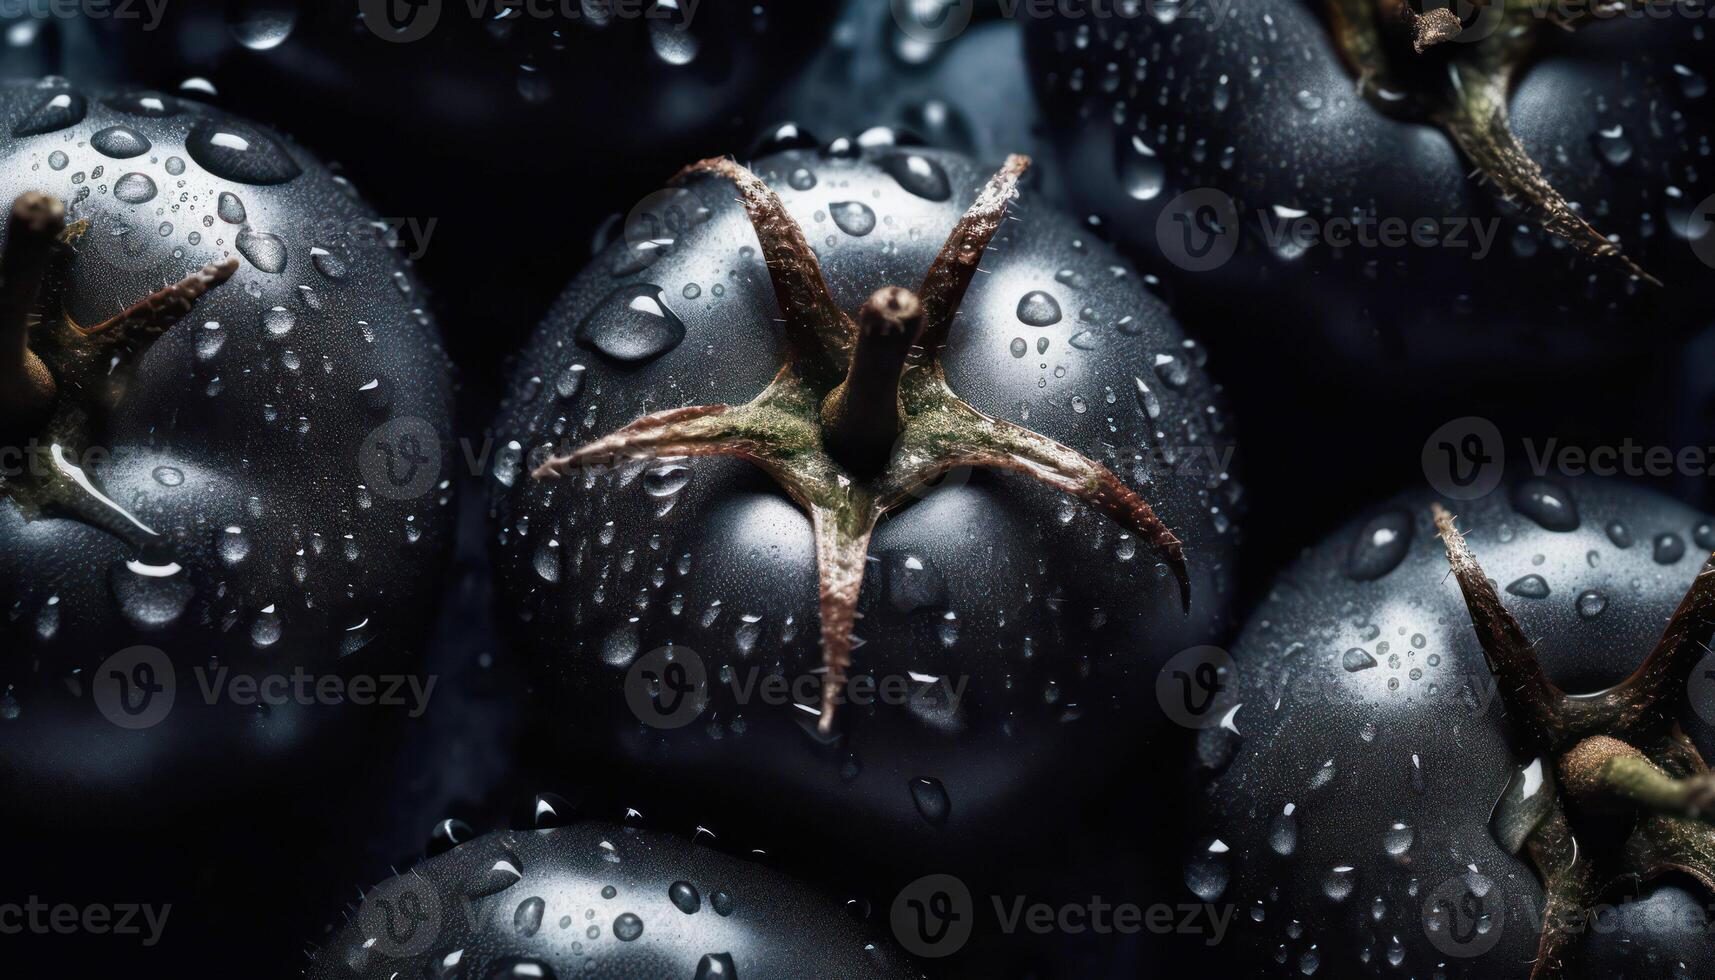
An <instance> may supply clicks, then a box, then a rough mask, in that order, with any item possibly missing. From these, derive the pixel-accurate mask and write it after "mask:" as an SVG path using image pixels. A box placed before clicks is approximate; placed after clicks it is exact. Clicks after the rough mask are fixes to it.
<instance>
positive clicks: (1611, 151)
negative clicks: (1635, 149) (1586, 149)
mask: <svg viewBox="0 0 1715 980" xmlns="http://www.w3.org/2000/svg"><path fill="white" fill-rule="evenodd" d="M1595 142H1596V152H1597V153H1598V154H1600V155H1601V157H1602V159H1603V160H1606V161H1607V162H1608V164H1609V165H1610V166H1614V167H1618V166H1621V165H1622V164H1624V163H1625V162H1626V161H1627V160H1630V159H1631V158H1632V141H1631V140H1629V139H1627V138H1626V129H1625V127H1624V126H1619V125H1616V126H1615V127H1614V128H1613V129H1599V130H1597V131H1596V136H1595Z"/></svg>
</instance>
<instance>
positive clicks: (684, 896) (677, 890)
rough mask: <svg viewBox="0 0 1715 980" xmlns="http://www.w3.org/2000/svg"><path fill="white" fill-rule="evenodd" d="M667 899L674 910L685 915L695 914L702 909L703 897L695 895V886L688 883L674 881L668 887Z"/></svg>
mask: <svg viewBox="0 0 1715 980" xmlns="http://www.w3.org/2000/svg"><path fill="white" fill-rule="evenodd" d="M667 898H668V899H669V900H671V901H672V903H673V906H674V907H675V908H677V909H678V910H679V911H681V912H683V913H685V914H686V915H692V914H695V913H696V912H697V911H698V910H699V909H701V908H702V907H703V897H702V896H701V895H699V894H697V888H696V886H695V885H693V884H691V883H690V882H688V881H675V882H673V883H672V884H671V885H668V886H667Z"/></svg>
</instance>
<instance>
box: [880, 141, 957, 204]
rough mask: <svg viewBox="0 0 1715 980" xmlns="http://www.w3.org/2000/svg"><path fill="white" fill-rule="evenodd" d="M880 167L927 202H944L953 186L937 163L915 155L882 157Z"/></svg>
mask: <svg viewBox="0 0 1715 980" xmlns="http://www.w3.org/2000/svg"><path fill="white" fill-rule="evenodd" d="M879 165H880V167H881V169H882V170H884V171H886V173H887V174H888V176H890V177H892V178H893V179H894V181H895V182H897V183H898V184H899V186H900V187H903V188H904V189H905V190H907V191H909V192H910V193H912V194H915V195H917V196H918V197H921V198H924V199H925V200H929V201H946V200H950V199H951V198H952V196H953V184H952V181H951V180H949V179H948V177H947V171H946V170H944V169H942V167H941V165H940V164H939V163H936V162H935V161H934V160H931V159H929V158H928V157H926V156H922V155H920V154H916V153H893V154H889V155H888V156H886V157H883V158H882V159H881V161H880V164H879Z"/></svg>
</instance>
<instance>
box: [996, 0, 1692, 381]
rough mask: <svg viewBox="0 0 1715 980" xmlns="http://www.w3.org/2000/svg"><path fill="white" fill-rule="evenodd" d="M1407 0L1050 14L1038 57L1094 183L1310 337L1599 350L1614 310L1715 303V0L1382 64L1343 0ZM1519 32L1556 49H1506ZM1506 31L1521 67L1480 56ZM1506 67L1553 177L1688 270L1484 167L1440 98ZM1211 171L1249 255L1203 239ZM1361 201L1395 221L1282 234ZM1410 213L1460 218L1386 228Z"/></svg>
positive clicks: (1369, 352) (1089, 200) (1189, 282)
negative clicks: (1529, 197)
mask: <svg viewBox="0 0 1715 980" xmlns="http://www.w3.org/2000/svg"><path fill="white" fill-rule="evenodd" d="M1387 6H1388V5H1387V4H1369V3H1362V2H1341V3H1332V4H1321V3H1306V2H1298V0H1266V2H1262V3H1246V4H1234V5H1231V6H1228V7H1223V8H1204V9H1199V10H1196V11H1185V12H1184V13H1183V15H1182V16H1168V15H1165V14H1161V15H1157V16H1148V15H1142V14H1140V15H1139V16H1132V17H1111V18H1083V19H1069V18H1064V17H1062V18H1059V19H1038V20H1034V21H1032V22H1031V24H1030V26H1029V32H1030V34H1029V36H1030V41H1031V54H1032V59H1033V63H1034V64H1035V65H1036V69H1037V77H1038V79H1039V81H1040V83H1041V87H1042V90H1043V93H1044V98H1045V99H1046V101H1047V104H1048V106H1049V112H1050V116H1051V118H1053V119H1055V120H1056V121H1058V122H1060V123H1062V124H1063V126H1064V131H1063V135H1064V137H1065V142H1064V143H1063V144H1062V145H1064V146H1066V147H1067V148H1068V159H1069V168H1070V172H1069V173H1068V186H1069V187H1070V188H1071V189H1072V190H1073V192H1074V194H1075V195H1076V196H1077V198H1078V201H1079V204H1080V206H1082V207H1085V208H1088V209H1089V210H1090V211H1092V212H1095V213H1098V214H1100V215H1103V216H1104V217H1105V218H1106V219H1107V220H1106V222H1105V224H1106V226H1107V227H1108V228H1109V229H1111V232H1112V234H1114V235H1115V236H1116V237H1118V238H1119V239H1120V240H1121V241H1122V242H1124V244H1125V245H1126V246H1127V248H1128V249H1131V250H1132V251H1134V252H1135V253H1137V254H1139V255H1142V256H1148V257H1150V260H1151V262H1152V263H1155V262H1159V263H1160V265H1161V268H1160V269H1159V271H1161V272H1162V273H1163V274H1164V275H1168V276H1169V277H1170V278H1172V279H1174V281H1175V284H1176V285H1177V286H1178V287H1180V289H1181V290H1182V292H1183V294H1184V295H1183V298H1184V299H1185V300H1186V301H1188V302H1191V301H1196V302H1198V303H1208V304H1211V305H1213V306H1214V307H1215V308H1217V309H1229V310H1230V309H1235V308H1242V307H1243V305H1244V304H1246V303H1248V302H1250V301H1251V300H1250V297H1255V296H1265V297H1268V298H1269V299H1270V301H1272V302H1277V303H1279V302H1287V303H1290V304H1291V305H1290V306H1289V307H1287V308H1288V309H1290V310H1291V311H1292V314H1293V316H1292V318H1291V322H1292V323H1293V324H1294V337H1295V338H1296V339H1298V340H1300V341H1301V342H1303V343H1305V344H1307V345H1312V344H1313V345H1314V346H1313V347H1312V348H1311V349H1312V350H1315V351H1316V352H1317V353H1318V354H1320V355H1322V356H1329V355H1334V356H1339V357H1344V358H1350V359H1352V360H1353V361H1355V362H1356V363H1358V364H1361V365H1364V366H1368V367H1371V368H1375V367H1383V368H1396V369H1406V370H1409V369H1410V368H1412V367H1413V366H1414V365H1415V366H1417V367H1418V368H1419V369H1421V368H1422V367H1423V366H1424V365H1425V364H1428V363H1457V364H1460V365H1462V366H1464V367H1466V368H1467V369H1470V370H1475V371H1483V370H1485V369H1495V368H1498V367H1499V361H1498V358H1499V357H1501V356H1517V355H1528V358H1527V359H1542V358H1561V359H1569V360H1570V359H1582V360H1585V361H1587V360H1589V359H1590V358H1592V357H1598V356H1602V354H1603V353H1604V352H1611V349H1612V344H1611V342H1610V341H1611V334H1610V333H1608V332H1607V331H1605V330H1602V329H1600V328H1601V327H1602V325H1604V324H1611V323H1639V322H1647V323H1648V324H1649V325H1650V329H1652V330H1655V331H1659V333H1657V336H1667V335H1668V334H1669V333H1671V331H1672V329H1673V328H1674V327H1675V326H1679V327H1683V326H1685V325H1686V324H1687V322H1693V323H1694V322H1695V319H1696V318H1697V317H1698V316H1701V315H1707V311H1708V308H1709V307H1708V304H1707V302H1706V301H1705V299H1704V298H1703V297H1701V296H1700V295H1699V292H1698V290H1697V288H1696V283H1697V282H1699V281H1700V280H1701V279H1702V278H1704V277H1705V276H1706V275H1707V272H1708V268H1709V265H1708V263H1707V261H1706V260H1705V259H1703V258H1701V257H1700V255H1702V254H1707V253H1704V252H1703V251H1702V249H1701V246H1700V245H1699V244H1698V243H1699V242H1701V241H1702V239H1703V236H1704V232H1705V231H1706V228H1705V227H1704V225H1705V222H1704V221H1703V219H1702V217H1701V215H1702V213H1704V212H1706V211H1707V207H1706V206H1704V204H1703V203H1702V202H1703V201H1704V199H1705V198H1706V197H1708V196H1709V194H1710V193H1711V191H1715V185H1711V184H1710V182H1709V179H1708V175H1707V173H1706V168H1704V167H1702V166H1700V164H1699V160H1700V158H1701V156H1702V151H1701V147H1702V146H1703V145H1704V144H1705V143H1707V141H1708V139H1709V134H1710V122H1711V112H1712V111H1715V102H1712V101H1711V100H1710V99H1709V97H1708V95H1707V92H1708V81H1707V79H1708V76H1709V74H1710V71H1711V66H1712V64H1715V54H1712V52H1715V49H1712V48H1711V42H1710V39H1709V38H1708V37H1707V36H1706V27H1705V25H1704V22H1703V20H1702V19H1701V18H1699V17H1694V16H1678V15H1676V12H1675V11H1674V10H1672V9H1666V10H1664V11H1662V16H1657V17H1650V18H1643V17H1629V16H1623V17H1615V18H1612V19H1605V20H1603V21H1602V22H1600V23H1590V24H1586V25H1584V26H1582V27H1581V29H1579V30H1578V31H1576V32H1570V31H1564V30H1558V29H1555V28H1553V27H1552V26H1549V22H1548V21H1546V20H1543V19H1540V18H1531V17H1530V16H1529V15H1528V14H1523V15H1520V16H1522V17H1523V18H1524V22H1523V23H1522V24H1513V23H1511V22H1510V21H1509V22H1507V23H1504V24H1503V23H1500V22H1499V21H1498V20H1497V17H1498V13H1497V12H1495V11H1490V12H1487V13H1484V14H1483V15H1482V16H1481V18H1479V19H1478V21H1477V22H1476V23H1475V24H1473V25H1472V26H1469V27H1467V28H1466V31H1465V33H1464V34H1463V35H1461V37H1460V38H1459V39H1457V40H1456V41H1455V42H1453V43H1448V44H1441V45H1437V46H1434V47H1431V48H1430V49H1428V50H1426V51H1424V52H1422V53H1419V54H1413V53H1412V52H1411V50H1410V49H1409V47H1407V48H1406V49H1405V50H1404V51H1403V52H1394V53H1392V54H1391V55H1390V56H1389V57H1391V58H1392V60H1391V61H1387V62H1386V66H1387V68H1389V69H1390V70H1391V75H1390V76H1389V77H1387V78H1371V79H1370V80H1368V81H1366V80H1363V79H1360V78H1359V77H1358V74H1359V73H1358V72H1357V71H1355V70H1354V68H1353V67H1352V65H1353V64H1354V56H1353V54H1352V49H1351V48H1349V47H1347V46H1345V45H1344V44H1343V42H1342V40H1341V37H1340V32H1339V30H1338V29H1337V27H1336V26H1334V25H1335V24H1336V23H1337V18H1336V19H1335V20H1330V15H1329V13H1328V10H1329V8H1357V9H1358V10H1359V11H1360V12H1361V13H1367V12H1368V8H1371V7H1375V8H1378V9H1381V8H1386V7H1387ZM1178 12H1179V11H1177V10H1175V13H1178ZM1384 15H1385V9H1384V10H1383V13H1382V14H1378V15H1377V16H1378V17H1382V16H1384ZM1396 16H1397V13H1396ZM1508 16H1509V17H1511V16H1512V15H1510V14H1509V15H1508ZM1515 33H1517V34H1518V35H1519V36H1523V35H1524V34H1525V33H1528V34H1529V35H1530V40H1531V43H1532V44H1533V45H1534V46H1533V47H1530V48H1529V49H1528V51H1526V52H1523V53H1521V52H1515V51H1510V50H1502V49H1501V46H1502V45H1505V44H1507V43H1509V42H1508V41H1507V39H1508V38H1510V37H1513V36H1514V35H1515ZM1491 53H1493V57H1494V58H1495V59H1498V60H1502V61H1504V63H1505V65H1506V67H1505V68H1504V69H1502V68H1493V69H1491V68H1490V67H1489V66H1487V65H1486V64H1480V62H1481V59H1484V58H1489V57H1491ZM1490 71H1492V73H1493V74H1494V75H1495V76H1497V77H1507V78H1510V79H1511V84H1510V85H1507V84H1504V83H1503V87H1504V88H1505V89H1506V90H1507V91H1508V92H1509V93H1510V101H1509V103H1508V104H1509V105H1510V121H1511V129H1512V131H1513V132H1514V133H1516V135H1517V137H1518V140H1519V146H1520V149H1521V150H1522V151H1523V152H1524V153H1525V154H1527V155H1528V157H1529V159H1530V160H1531V161H1534V162H1535V164H1538V165H1540V167H1541V173H1540V178H1541V180H1543V181H1545V182H1546V184H1547V185H1548V186H1549V187H1551V188H1552V189H1554V190H1556V191H1558V193H1559V194H1560V195H1562V196H1563V197H1564V198H1565V199H1566V200H1568V201H1570V202H1573V204H1574V205H1575V207H1574V209H1573V210H1574V211H1576V212H1577V215H1578V216H1581V218H1582V220H1587V221H1588V222H1589V223H1590V224H1591V225H1593V226H1594V227H1595V229H1596V231H1597V233H1598V234H1597V236H1596V239H1597V240H1600V239H1601V238H1602V237H1603V236H1606V237H1608V238H1611V239H1612V240H1613V241H1614V242H1617V243H1618V245H1619V247H1620V248H1621V249H1623V250H1624V252H1625V254H1626V256H1628V257H1629V258H1630V259H1632V260H1634V261H1635V262H1636V264H1637V266H1638V267H1641V268H1642V269H1643V270H1646V272H1647V274H1648V275H1650V276H1653V277H1654V278H1656V279H1658V280H1660V282H1661V283H1662V285H1660V286H1649V285H1647V284H1646V283H1645V282H1643V281H1641V280H1640V279H1638V278H1636V276H1635V275H1634V274H1633V273H1635V272H1636V269H1632V270H1630V271H1628V269H1627V268H1625V267H1624V266H1623V265H1622V264H1620V263H1618V262H1616V261H1612V260H1611V259H1612V257H1607V258H1594V257H1591V256H1589V255H1586V254H1583V253H1582V252H1581V250H1580V249H1579V248H1577V247H1574V246H1573V245H1572V244H1571V243H1570V242H1569V240H1568V238H1567V237H1566V236H1562V235H1556V234H1552V233H1550V232H1548V231H1546V230H1545V226H1544V224H1545V223H1544V219H1543V218H1541V217H1540V216H1539V215H1538V214H1537V213H1536V212H1534V211H1533V210H1532V209H1531V208H1529V207H1522V206H1521V207H1514V206H1509V205H1508V204H1506V203H1503V202H1502V200H1501V198H1502V197H1503V196H1508V195H1509V194H1510V193H1511V192H1509V191H1508V190H1507V188H1506V187H1505V186H1504V185H1502V184H1501V182H1500V181H1499V180H1497V179H1493V178H1485V179H1475V178H1483V177H1484V166H1483V163H1482V161H1480V160H1474V159H1473V153H1472V151H1471V150H1470V149H1469V145H1468V144H1466V143H1462V142H1461V141H1460V139H1458V138H1455V137H1454V136H1452V135H1448V134H1451V133H1456V132H1457V129H1456V128H1455V127H1453V126H1451V125H1450V124H1448V123H1447V122H1446V121H1445V120H1444V115H1438V111H1439V110H1437V109H1435V108H1434V106H1439V105H1442V104H1443V101H1442V100H1446V99H1449V98H1454V96H1448V95H1445V94H1444V93H1443V91H1442V88H1441V86H1443V84H1444V83H1445V82H1446V81H1447V79H1448V78H1449V76H1450V75H1454V74H1458V73H1460V72H1466V73H1468V74H1467V78H1468V80H1469V81H1471V85H1472V86H1473V87H1474V85H1475V84H1476V83H1475V79H1477V78H1478V77H1479V76H1481V77H1484V78H1487V77H1489V76H1487V75H1482V73H1483V72H1490ZM1504 72H1510V73H1511V74H1510V75H1503V73H1504ZM1390 86H1392V87H1390ZM1469 90H1470V89H1467V91H1469ZM1420 105H1421V108H1418V107H1419V106H1420ZM1503 108H1505V106H1503ZM1474 173H1475V178H1474V176H1473V174H1474ZM1206 190H1213V191H1217V192H1219V193H1220V195H1222V196H1223V198H1224V200H1227V201H1230V202H1231V203H1232V205H1233V210H1232V211H1231V212H1229V215H1230V216H1232V217H1236V218H1237V227H1236V228H1235V229H1233V230H1232V231H1231V232H1230V233H1229V232H1226V231H1224V230H1223V231H1221V232H1220V234H1218V235H1215V236H1214V237H1216V238H1219V239H1221V240H1222V242H1223V243H1228V242H1229V240H1230V244H1231V245H1232V246H1233V247H1234V248H1236V253H1228V252H1224V251H1223V252H1220V253H1218V254H1232V258H1231V260H1230V261H1224V262H1216V261H1214V258H1213V257H1210V258H1208V260H1207V261H1199V256H1198V255H1196V254H1193V253H1194V252H1195V251H1196V248H1197V246H1198V244H1199V243H1197V242H1192V241H1191V238H1202V237H1204V232H1205V231H1208V230H1210V229H1212V228H1213V227H1214V226H1212V225H1207V223H1206V222H1201V219H1200V218H1199V213H1200V212H1198V211H1197V209H1196V208H1195V207H1191V208H1190V210H1188V211H1186V212H1185V214H1184V215H1182V216H1181V218H1174V217H1173V214H1172V213H1170V212H1174V211H1175V209H1184V208H1186V207H1188V206H1187V205H1186V204H1185V200H1184V199H1183V198H1182V195H1185V194H1187V193H1188V192H1194V191H1198V192H1204V193H1206ZM1512 196H1513V197H1514V198H1515V201H1523V195H1522V194H1513V195H1512ZM1210 200H1216V198H1214V197H1210ZM1211 213H1212V212H1211ZM1182 219H1183V220H1182ZM1186 220H1190V221H1193V223H1197V224H1198V227H1196V228H1192V227H1191V226H1189V225H1187V224H1185V223H1184V221H1186ZM1222 220H1223V221H1225V220H1226V219H1225V218H1223V219H1222ZM1335 220H1345V221H1353V220H1357V221H1358V222H1360V224H1361V223H1362V222H1365V221H1367V222H1369V223H1370V231H1371V236H1370V237H1371V239H1372V242H1371V244H1369V245H1368V246H1366V245H1363V244H1351V243H1348V244H1347V247H1337V246H1338V243H1337V242H1334V241H1333V240H1332V239H1329V238H1327V237H1325V236H1313V237H1312V238H1311V239H1310V241H1311V244H1308V245H1307V244H1305V243H1304V242H1303V241H1300V240H1299V239H1296V238H1295V237H1293V236H1292V235H1290V234H1278V233H1277V232H1279V231H1281V229H1290V227H1291V226H1292V225H1293V224H1294V223H1295V222H1301V221H1302V222H1305V223H1313V224H1315V225H1318V226H1326V224H1327V222H1329V221H1335ZM1389 220H1393V221H1399V222H1402V223H1404V226H1405V227H1407V228H1415V227H1417V225H1418V224H1419V223H1424V224H1425V225H1426V227H1432V228H1433V229H1434V230H1435V235H1434V237H1433V238H1432V239H1430V243H1429V244H1427V245H1425V244H1422V243H1416V244H1414V243H1413V240H1414V236H1415V232H1414V233H1413V234H1412V235H1397V236H1395V241H1394V244H1393V245H1392V246H1389V245H1386V244H1381V245H1377V244H1375V243H1374V242H1375V241H1376V240H1379V231H1378V225H1379V223H1380V222H1383V221H1389ZM1569 220H1577V219H1576V218H1574V219H1569ZM1206 225H1207V227H1205V226H1206ZM1455 225H1457V227H1458V228H1461V229H1463V230H1464V232H1465V233H1464V234H1462V235H1459V236H1458V240H1455V236H1454V235H1453V234H1452V232H1453V231H1454V230H1455ZM1478 232H1482V234H1483V235H1486V236H1488V237H1489V240H1488V241H1486V242H1485V241H1482V240H1479V238H1480V236H1479V235H1478V234H1477V233H1478ZM1187 236H1190V237H1187ZM1401 239H1403V241H1401ZM1222 247H1223V248H1225V244H1223V245H1222ZM1187 266H1190V268H1187ZM1303 327H1313V328H1314V333H1313V334H1307V333H1305V332H1304V331H1303V329H1302V328H1303Z"/></svg>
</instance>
